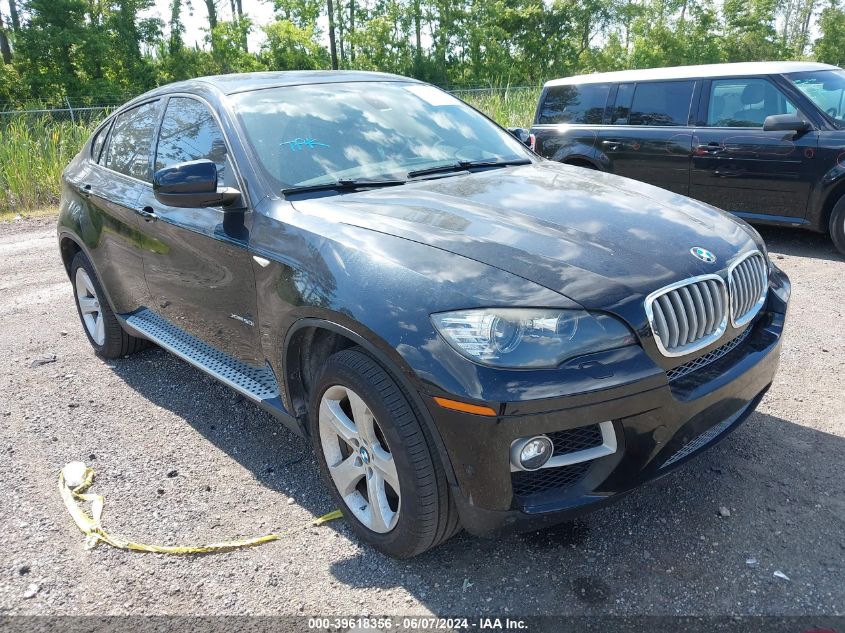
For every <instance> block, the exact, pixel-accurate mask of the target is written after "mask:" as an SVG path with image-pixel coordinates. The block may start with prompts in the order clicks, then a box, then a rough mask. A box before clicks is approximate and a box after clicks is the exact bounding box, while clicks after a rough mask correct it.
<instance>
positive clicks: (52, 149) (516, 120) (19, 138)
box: [0, 87, 540, 221]
mask: <svg viewBox="0 0 845 633" xmlns="http://www.w3.org/2000/svg"><path fill="white" fill-rule="evenodd" d="M539 93H540V89H539V88H537V89H530V88H529V89H525V88H516V89H512V88H507V87H506V88H493V89H491V90H488V91H456V94H457V96H458V97H460V98H461V99H463V100H464V101H466V102H467V103H470V104H471V105H473V106H475V107H476V108H478V109H479V110H481V111H482V112H484V113H486V114H487V115H488V116H489V117H491V118H492V119H494V120H495V121H497V122H498V123H499V124H500V125H503V126H504V127H529V126H530V125H531V120H532V118H533V116H534V108H535V107H536V105H537V97H538V96H539ZM95 125H96V123H80V122H76V123H74V122H71V121H54V120H53V119H51V118H50V117H35V116H31V115H25V116H24V115H21V116H16V117H12V118H10V119H9V118H6V117H3V118H0V221H3V220H10V219H12V218H14V217H15V216H17V215H21V216H24V217H30V216H43V215H49V214H50V213H53V212H55V211H54V209H55V207H56V205H57V204H58V202H59V195H60V178H61V174H62V170H63V169H64V168H65V167H66V166H67V164H68V163H69V162H70V160H71V159H72V158H73V156H74V155H75V154H76V152H78V151H79V148H80V147H82V144H83V143H84V142H85V140H86V139H87V138H88V136H89V135H90V134H91V132H92V130H93V128H94V127H95Z"/></svg>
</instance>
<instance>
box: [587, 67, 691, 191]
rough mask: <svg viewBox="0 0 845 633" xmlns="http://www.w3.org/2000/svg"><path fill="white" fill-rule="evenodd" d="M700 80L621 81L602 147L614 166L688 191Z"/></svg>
mask: <svg viewBox="0 0 845 633" xmlns="http://www.w3.org/2000/svg"><path fill="white" fill-rule="evenodd" d="M695 94H696V82H695V81H692V80H682V81H650V82H641V83H625V84H619V87H618V89H617V91H616V99H615V100H614V104H613V107H612V108H611V109H610V119H609V125H607V126H604V127H602V128H601V131H600V133H599V139H598V140H599V143H598V146H597V149H598V150H599V151H600V152H601V153H602V158H603V162H605V164H607V165H608V166H609V170H610V171H611V172H613V173H615V174H619V175H620V176H627V177H628V178H634V179H635V180H641V181H643V182H647V183H649V184H652V185H656V186H658V187H662V188H664V189H668V190H669V191H674V192H675V193H681V194H687V193H689V168H690V159H691V157H692V132H693V128H692V127H691V126H690V117H691V104H692V103H693V97H694V95H695Z"/></svg>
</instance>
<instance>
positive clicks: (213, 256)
mask: <svg viewBox="0 0 845 633" xmlns="http://www.w3.org/2000/svg"><path fill="white" fill-rule="evenodd" d="M228 154H229V152H228V148H227V145H226V142H225V139H224V137H223V133H222V132H221V130H220V127H219V125H218V124H217V121H216V119H215V118H214V116H213V115H212V113H211V110H210V109H209V107H208V106H207V105H206V104H205V103H204V102H202V101H199V100H198V99H195V98H192V97H187V96H185V97H182V96H178V97H170V98H169V100H168V102H167V104H166V109H165V113H164V117H163V119H162V123H161V128H160V132H159V139H158V145H157V150H156V154H155V163H154V164H155V169H156V170H158V169H161V168H163V167H168V166H170V165H174V164H177V163H182V162H185V161H190V160H198V159H203V158H205V159H209V160H212V161H214V162H215V164H216V165H217V169H218V181H219V182H220V184H221V185H223V186H235V187H237V186H238V184H237V182H236V180H235V175H234V173H233V169H232V165H231V162H230V160H229V158H228ZM139 206H140V207H141V209H142V211H144V212H145V213H146V214H148V215H147V216H146V217H145V218H144V219H143V220H142V221H141V223H140V224H141V229H142V230H143V231H144V232H145V233H146V234H147V235H148V236H149V237H150V239H151V240H153V241H154V244H153V247H152V248H148V249H147V250H146V251H145V252H144V272H145V275H146V278H147V285H148V286H149V289H150V294H151V295H152V299H153V301H152V309H153V310H154V311H155V312H157V313H158V314H159V315H161V316H162V317H164V318H166V319H167V320H168V321H170V322H171V323H173V324H174V325H177V326H178V327H180V328H181V329H183V330H185V331H186V332H188V333H190V334H193V335H194V336H197V337H198V338H200V339H202V340H203V341H205V342H206V343H208V344H209V345H212V346H214V347H215V348H217V349H219V350H221V351H223V352H225V353H226V354H229V355H230V356H232V357H234V358H236V359H238V360H240V361H243V362H245V363H249V364H255V365H263V364H264V357H263V355H261V353H260V347H259V343H258V324H257V323H256V300H255V280H254V278H253V274H252V265H251V260H250V255H249V253H248V252H247V245H248V233H247V231H246V229H245V227H244V224H243V220H241V221H235V222H230V221H226V218H225V216H226V214H225V213H224V212H223V211H222V210H221V209H219V208H212V207H206V208H198V209H183V208H177V207H170V206H167V205H164V204H162V203H161V202H159V201H158V200H156V198H155V197H154V195H153V192H152V188H148V189H147V190H146V192H145V194H144V195H143V196H142V199H141V200H140V201H139ZM224 225H225V226H224ZM230 225H231V226H230Z"/></svg>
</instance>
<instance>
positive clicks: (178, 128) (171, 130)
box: [155, 97, 231, 185]
mask: <svg viewBox="0 0 845 633" xmlns="http://www.w3.org/2000/svg"><path fill="white" fill-rule="evenodd" d="M200 159H208V160H210V161H213V162H214V164H215V165H217V178H218V181H219V182H220V183H223V184H226V185H228V184H230V183H228V182H227V180H228V173H229V172H230V171H231V170H229V169H227V163H228V161H227V160H226V159H227V151H226V142H225V141H224V140H223V132H221V131H220V126H218V125H217V121H216V120H215V119H214V116H213V115H212V114H211V111H210V110H209V109H208V108H207V107H206V106H205V104H203V103H201V102H200V101H197V100H196V99H191V98H188V97H171V98H170V100H169V101H168V102H167V110H165V112H164V118H163V119H162V122H161V131H160V132H159V137H158V148H157V150H156V159H155V168H156V171H158V170H159V169H162V168H163V167H170V166H171V165H176V164H177V163H185V162H187V161H191V160H200Z"/></svg>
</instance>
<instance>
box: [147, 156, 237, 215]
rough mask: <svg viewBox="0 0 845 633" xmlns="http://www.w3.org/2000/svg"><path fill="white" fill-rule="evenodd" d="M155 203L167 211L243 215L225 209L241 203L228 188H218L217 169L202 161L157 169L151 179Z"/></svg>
mask: <svg viewBox="0 0 845 633" xmlns="http://www.w3.org/2000/svg"><path fill="white" fill-rule="evenodd" d="M153 193H154V194H155V197H156V200H158V201H159V202H161V203H162V204H166V205H168V206H170V207H187V208H197V207H220V206H222V207H223V211H243V209H241V208H232V209H227V208H226V206H227V205H230V204H232V203H233V202H235V201H236V200H238V199H240V197H241V192H240V191H238V190H237V189H232V188H231V187H220V188H219V189H218V188H217V165H215V164H214V162H212V161H210V160H207V159H202V160H192V161H189V162H187V163H178V164H177V165H171V166H170V167H165V168H164V169H159V170H158V171H157V172H156V173H155V174H154V175H153Z"/></svg>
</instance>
